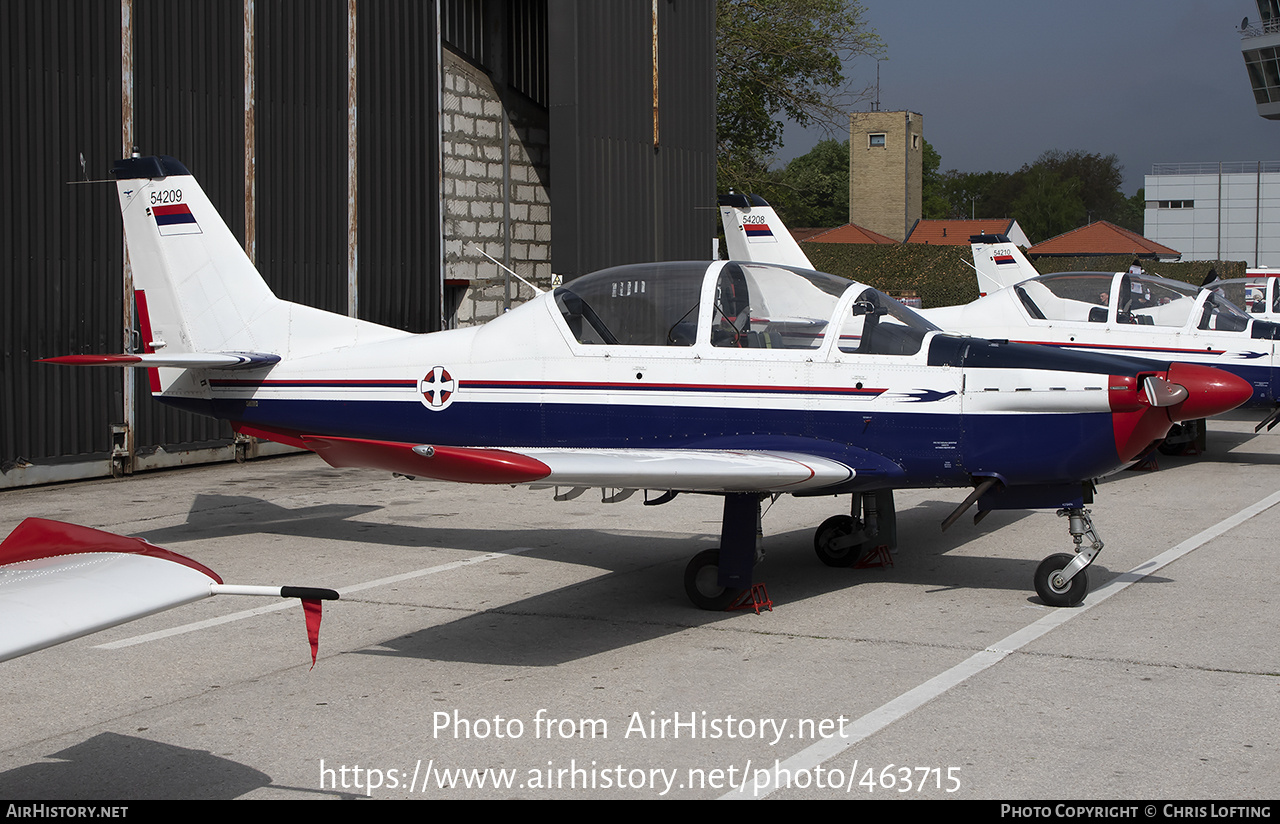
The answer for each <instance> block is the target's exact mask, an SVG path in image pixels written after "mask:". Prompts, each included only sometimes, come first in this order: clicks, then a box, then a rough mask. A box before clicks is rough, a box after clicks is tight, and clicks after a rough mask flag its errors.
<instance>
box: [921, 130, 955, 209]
mask: <svg viewBox="0 0 1280 824" xmlns="http://www.w3.org/2000/svg"><path fill="white" fill-rule="evenodd" d="M921 160H922V162H923V166H924V180H923V184H924V185H923V187H922V188H923V195H922V199H923V203H921V204H920V211H921V216H922V217H925V218H927V219H929V220H938V219H941V218H947V217H950V216H951V215H950V206H949V204H948V203H947V198H946V195H945V193H944V191H943V182H944V181H943V177H942V173H941V172H939V171H938V170H939V169H941V168H942V155H940V154H938V150H937V149H935V148H933V144H931V143H930V142H929V141H927V140H926V141H924V152H923V157H922V158H921Z"/></svg>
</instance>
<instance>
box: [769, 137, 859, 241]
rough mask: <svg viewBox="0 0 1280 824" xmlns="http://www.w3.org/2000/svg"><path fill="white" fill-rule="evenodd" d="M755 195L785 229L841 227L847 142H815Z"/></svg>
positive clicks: (846, 187) (846, 194) (844, 212)
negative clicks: (761, 198) (773, 213)
mask: <svg viewBox="0 0 1280 824" xmlns="http://www.w3.org/2000/svg"><path fill="white" fill-rule="evenodd" d="M757 192H758V193H759V194H762V195H763V196H764V197H765V199H766V200H768V201H769V205H771V206H773V208H774V209H775V210H777V212H778V216H779V217H780V218H782V222H783V223H785V224H787V225H788V226H793V227H797V228H798V227H802V226H806V227H826V226H843V225H844V224H846V223H848V222H849V141H848V140H846V141H844V142H843V143H840V142H837V141H835V140H822V141H819V142H818V145H817V146H814V147H813V149H812V150H810V152H809V153H808V154H805V155H801V156H800V157H797V158H796V159H795V160H792V161H791V162H790V163H788V164H787V165H786V167H785V168H782V169H779V170H777V171H773V172H770V173H769V175H768V181H767V183H766V184H765V185H763V186H761V187H760V188H758V189H757Z"/></svg>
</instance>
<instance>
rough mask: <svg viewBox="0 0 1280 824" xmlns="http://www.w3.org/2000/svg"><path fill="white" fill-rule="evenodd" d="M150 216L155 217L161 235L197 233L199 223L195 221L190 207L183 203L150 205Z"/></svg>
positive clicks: (198, 232)
mask: <svg viewBox="0 0 1280 824" xmlns="http://www.w3.org/2000/svg"><path fill="white" fill-rule="evenodd" d="M151 216H152V217H154V218H155V219H156V228H157V229H159V230H160V234H162V235H198V234H200V233H201V232H200V224H198V223H196V217H195V215H193V214H191V207H190V206H188V205H187V204H185V203H173V204H170V205H168V206H152V207H151Z"/></svg>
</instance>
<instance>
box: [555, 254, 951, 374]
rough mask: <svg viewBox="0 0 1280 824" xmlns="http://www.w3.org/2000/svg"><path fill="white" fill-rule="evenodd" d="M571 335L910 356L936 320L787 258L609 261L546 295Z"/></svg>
mask: <svg viewBox="0 0 1280 824" xmlns="http://www.w3.org/2000/svg"><path fill="white" fill-rule="evenodd" d="M554 299H555V303H556V307H557V308H558V309H559V310H560V314H561V316H562V317H563V319H564V321H565V323H566V324H567V325H568V327H569V331H570V333H571V334H572V336H573V337H574V338H575V339H576V340H577V341H578V343H580V344H586V345H592V346H674V347H693V346H711V347H715V348H734V349H776V350H808V351H810V352H811V353H812V352H813V351H815V350H820V349H823V347H824V346H827V345H828V341H829V339H830V338H831V337H832V336H835V338H836V340H835V343H834V346H835V347H838V349H839V350H840V351H841V352H845V353H859V354H878V355H914V354H916V353H917V352H919V351H920V348H921V345H922V342H923V340H924V338H925V336H926V335H927V334H928V333H929V332H934V331H938V327H936V326H934V325H933V324H932V323H930V322H929V321H927V320H925V319H924V318H922V317H921V316H920V315H918V314H916V313H915V312H913V311H912V310H910V309H908V308H907V307H906V306H904V305H902V304H901V303H899V302H898V301H896V300H894V299H893V298H891V297H889V296H888V295H886V294H884V293H883V292H880V291H878V290H876V289H872V288H871V287H869V286H866V285H864V284H861V283H857V282H855V281H851V280H847V279H845V278H841V277H837V276H835V275H829V274H826V273H824V272H815V271H812V270H807V269H796V268H791V267H787V266H776V265H770V264H761V263H746V262H740V261H717V262H714V263H711V264H708V263H706V262H704V261H683V262H672V263H641V264H633V265H629V266H616V267H613V268H611V269H603V270H601V271H599V272H593V273H591V274H589V275H584V276H582V277H580V278H576V279H574V280H572V281H570V282H569V283H567V284H565V285H564V286H562V287H560V288H558V289H556V291H555V293H554Z"/></svg>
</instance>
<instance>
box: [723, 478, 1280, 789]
mask: <svg viewBox="0 0 1280 824" xmlns="http://www.w3.org/2000/svg"><path fill="white" fill-rule="evenodd" d="M1276 504H1280V492H1276V493H1274V494H1272V495H1269V496H1268V497H1266V498H1263V499H1262V500H1261V501H1258V502H1257V503H1256V504H1254V505H1253V506H1250V507H1246V508H1245V509H1242V510H1240V511H1239V512H1237V513H1236V514H1235V515H1232V516H1231V517H1229V518H1226V519H1225V520H1222V521H1219V522H1218V523H1216V524H1214V525H1213V526H1211V527H1209V528H1208V529H1206V530H1204V531H1203V532H1201V533H1199V534H1197V535H1193V536H1192V537H1190V538H1188V539H1187V540H1185V541H1183V542H1182V543H1180V544H1178V545H1177V546H1175V547H1173V548H1171V549H1167V550H1165V551H1164V552H1162V553H1160V554H1159V555H1157V556H1156V557H1154V558H1152V559H1151V560H1149V561H1146V562H1144V563H1141V564H1139V565H1138V566H1136V567H1134V568H1133V569H1131V570H1129V571H1128V572H1124V573H1121V574H1120V575H1117V576H1116V577H1115V578H1112V579H1111V580H1110V581H1107V582H1106V583H1105V584H1103V585H1102V586H1100V587H1098V588H1097V589H1096V590H1094V591H1093V592H1091V593H1090V594H1089V596H1088V598H1087V600H1086V602H1085V603H1084V604H1083V605H1082V606H1080V607H1076V608H1075V609H1055V610H1054V611H1053V612H1051V613H1049V614H1048V615H1046V616H1044V617H1043V618H1040V619H1039V620H1037V621H1034V622H1033V623H1031V624H1029V625H1027V626H1026V627H1023V628H1022V629H1020V630H1018V631H1017V632H1015V633H1013V634H1012V635H1009V636H1008V637H1007V638H1004V639H1003V640H1001V641H998V642H997V643H995V644H992V645H991V646H989V647H987V648H986V649H984V650H983V651H982V652H979V653H976V654H974V655H972V656H970V657H969V658H968V659H966V660H964V661H962V662H960V663H959V664H957V665H955V666H954V667H952V668H951V669H949V670H947V671H946V672H944V673H942V674H940V675H937V676H935V677H933V678H930V679H929V680H928V681H925V682H924V683H923V684H921V685H920V686H918V687H916V688H915V689H912V690H909V691H908V692H905V693H903V694H902V695H899V696H898V697H897V698H895V699H893V700H892V701H890V702H888V703H887V704H884V705H883V706H881V707H879V708H878V709H875V710H872V711H871V712H869V713H867V714H866V715H864V716H862V717H861V718H859V719H858V720H856V721H854V722H853V723H852V724H850V725H849V726H847V727H846V728H845V729H846V730H847V731H848V735H847V736H845V737H842V738H828V739H824V740H822V741H818V742H815V743H814V744H813V745H811V746H809V747H806V748H805V749H803V750H801V751H800V752H798V753H796V754H795V755H793V756H791V757H790V758H788V759H787V760H786V761H783V762H781V763H780V764H778V765H777V767H776V768H775V769H774V770H772V771H771V774H770V775H769V777H768V782H767V783H760V784H757V783H756V779H755V777H754V776H753V777H752V779H751V785H750V786H748V779H747V777H746V776H743V780H742V784H741V785H740V786H739V787H738V788H737V789H735V790H732V791H730V792H727V793H725V794H724V795H722V796H720V798H721V799H729V800H745V799H757V798H764V797H766V796H768V795H770V794H772V793H773V792H774V791H775V790H777V789H779V787H778V783H777V779H778V777H779V775H794V774H795V773H799V772H805V771H809V772H812V771H813V770H814V769H815V768H816V767H818V765H820V764H822V763H823V762H825V761H827V760H828V759H831V758H834V757H836V756H837V755H839V754H840V753H842V752H844V751H845V750H847V749H849V748H850V747H852V746H853V745H854V744H857V743H858V742H860V741H862V740H863V739H865V738H867V737H869V736H871V735H873V734H875V733H877V732H879V731H880V730H882V729H884V728H885V727H887V726H889V725H890V724H892V723H893V722H894V721H897V720H898V719H899V718H902V717H904V716H906V715H907V714H908V713H910V712H912V711H914V710H916V709H919V708H920V707H922V706H924V705H925V704H927V703H929V702H930V701H932V700H933V699H935V698H937V697H938V696H940V695H942V694H943V693H946V692H947V691H949V690H950V689H951V688H952V687H955V686H957V685H958V684H962V683H964V682H965V681H967V680H968V679H969V678H971V677H973V676H974V675H977V674H978V673H980V672H982V671H983V670H985V669H987V668H988V667H991V666H994V665H995V664H997V663H999V662H1000V661H1003V660H1004V659H1005V658H1006V657H1008V656H1009V655H1011V654H1013V653H1015V652H1017V651H1018V650H1019V649H1021V648H1022V647H1024V646H1026V645H1027V644H1029V643H1031V642H1032V641H1034V640H1036V639H1037V638H1040V637H1041V636H1043V635H1045V634H1046V633H1048V632H1050V631H1052V630H1054V629H1057V628H1058V627H1060V626H1062V625H1063V624H1065V623H1066V622H1067V621H1070V620H1071V619H1072V618H1075V617H1076V616H1078V615H1083V614H1084V613H1086V612H1088V611H1089V610H1090V609H1092V608H1093V607H1096V606H1097V605H1098V604H1101V603H1102V602H1103V601H1105V600H1107V599H1108V598H1110V597H1111V596H1112V595H1115V594H1116V593H1118V592H1120V591H1122V590H1124V589H1125V588H1127V587H1128V586H1129V585H1130V584H1133V583H1135V582H1137V581H1141V580H1142V579H1143V578H1145V577H1147V576H1148V575H1150V574H1152V573H1153V572H1155V571H1157V570H1159V569H1160V568H1162V567H1164V566H1166V565H1168V564H1170V563H1172V562H1174V561H1176V560H1178V559H1179V558H1181V557H1182V556H1184V555H1187V554H1188V553H1190V552H1192V551H1194V550H1196V549H1199V548H1200V547H1202V546H1204V545H1205V544H1207V543H1208V542H1209V541H1212V540H1213V539H1214V538H1217V537H1218V536H1220V535H1222V534H1223V533H1225V532H1228V531H1229V530H1232V529H1234V528H1236V527H1237V526H1239V525H1240V524H1242V523H1244V522H1245V521H1248V520H1249V519H1250V518H1253V517H1255V516H1257V515H1260V514H1261V513H1263V512H1265V511H1266V510H1268V509H1270V508H1271V507H1273V506H1275V505H1276ZM762 772H763V771H762ZM761 777H763V776H761ZM850 780H851V781H852V774H851V775H850Z"/></svg>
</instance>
